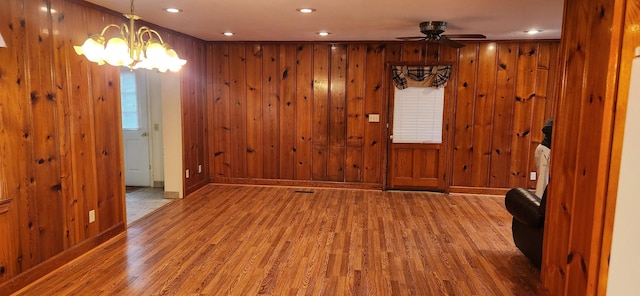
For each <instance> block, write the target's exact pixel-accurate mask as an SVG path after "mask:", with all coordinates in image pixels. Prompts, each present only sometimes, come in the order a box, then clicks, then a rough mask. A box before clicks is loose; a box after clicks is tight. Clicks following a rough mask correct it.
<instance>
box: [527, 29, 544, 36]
mask: <svg viewBox="0 0 640 296" xmlns="http://www.w3.org/2000/svg"><path fill="white" fill-rule="evenodd" d="M524 32H525V33H527V34H529V35H535V34H538V33H540V32H542V30H538V29H531V30H527V31H524Z"/></svg>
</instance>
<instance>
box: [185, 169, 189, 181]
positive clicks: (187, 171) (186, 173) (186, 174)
mask: <svg viewBox="0 0 640 296" xmlns="http://www.w3.org/2000/svg"><path fill="white" fill-rule="evenodd" d="M184 177H185V178H187V179H189V170H186V171H185V172H184Z"/></svg>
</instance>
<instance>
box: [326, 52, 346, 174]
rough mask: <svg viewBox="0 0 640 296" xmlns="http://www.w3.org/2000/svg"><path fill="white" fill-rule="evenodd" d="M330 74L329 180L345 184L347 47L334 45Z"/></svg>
mask: <svg viewBox="0 0 640 296" xmlns="http://www.w3.org/2000/svg"><path fill="white" fill-rule="evenodd" d="M330 63H331V64H330V68H329V69H330V70H329V71H330V74H329V79H330V80H329V114H328V115H329V118H328V123H329V159H328V172H327V173H328V178H329V180H331V181H339V182H344V178H345V172H344V167H345V162H346V155H345V153H346V144H347V141H346V132H347V125H346V121H347V114H346V80H347V45H346V44H332V45H331V51H330Z"/></svg>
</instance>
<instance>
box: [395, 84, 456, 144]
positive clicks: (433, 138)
mask: <svg viewBox="0 0 640 296" xmlns="http://www.w3.org/2000/svg"><path fill="white" fill-rule="evenodd" d="M394 89H395V97H394V104H393V143H442V112H443V110H444V87H441V88H433V87H409V88H406V89H403V90H400V89H397V88H395V87H394Z"/></svg>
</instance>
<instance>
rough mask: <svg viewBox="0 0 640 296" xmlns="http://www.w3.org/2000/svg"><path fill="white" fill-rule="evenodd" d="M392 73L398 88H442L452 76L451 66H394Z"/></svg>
mask: <svg viewBox="0 0 640 296" xmlns="http://www.w3.org/2000/svg"><path fill="white" fill-rule="evenodd" d="M392 75H393V77H392V79H393V83H394V84H395V85H396V87H397V88H398V89H405V88H407V87H410V86H421V87H435V88H440V87H443V86H445V85H446V84H447V80H449V77H451V66H394V67H393V69H392Z"/></svg>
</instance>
